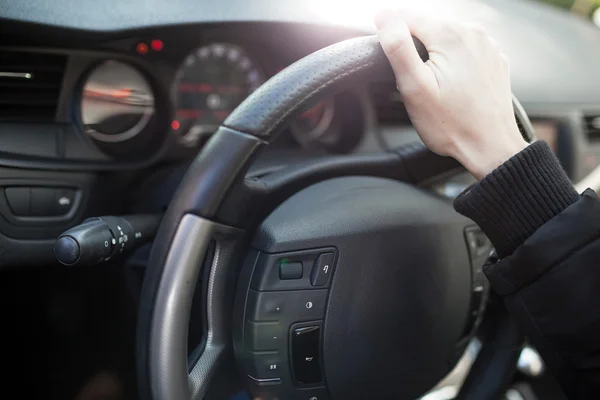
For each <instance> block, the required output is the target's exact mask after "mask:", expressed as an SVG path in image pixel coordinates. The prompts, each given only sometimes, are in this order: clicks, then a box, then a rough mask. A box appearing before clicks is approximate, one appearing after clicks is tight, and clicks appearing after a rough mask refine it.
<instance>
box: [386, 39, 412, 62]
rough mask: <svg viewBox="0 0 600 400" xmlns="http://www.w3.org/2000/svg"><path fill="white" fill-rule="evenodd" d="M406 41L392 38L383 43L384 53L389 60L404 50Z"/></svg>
mask: <svg viewBox="0 0 600 400" xmlns="http://www.w3.org/2000/svg"><path fill="white" fill-rule="evenodd" d="M406 45H407V41H406V40H405V39H404V38H401V37H392V38H390V39H389V40H387V41H386V43H385V48H386V53H387V54H388V56H389V57H390V58H396V57H398V56H399V55H400V54H402V52H403V51H404V50H405V48H406Z"/></svg>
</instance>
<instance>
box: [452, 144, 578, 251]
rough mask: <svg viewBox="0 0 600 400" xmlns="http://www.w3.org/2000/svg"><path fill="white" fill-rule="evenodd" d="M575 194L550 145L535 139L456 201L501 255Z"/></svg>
mask: <svg viewBox="0 0 600 400" xmlns="http://www.w3.org/2000/svg"><path fill="white" fill-rule="evenodd" d="M577 200H579V195H578V194H577V192H576V191H575V189H574V188H573V185H571V182H570V181H569V178H568V177H567V175H566V173H565V172H564V170H563V169H562V167H561V165H560V163H559V161H558V160H557V159H556V157H555V156H554V154H553V153H552V151H551V149H550V147H549V146H548V145H547V144H546V143H545V142H542V141H538V142H535V143H533V144H532V145H530V146H528V147H527V148H525V149H524V150H523V151H521V152H520V153H518V154H516V155H515V156H513V157H512V158H511V159H509V160H508V161H506V162H505V163H504V164H502V165H501V166H500V167H498V168H497V169H496V170H494V171H493V172H492V173H491V174H489V175H488V176H486V177H485V178H484V179H482V180H481V181H480V182H479V183H477V184H475V185H474V186H472V187H470V188H469V189H467V190H466V191H465V192H463V193H462V194H461V195H460V196H458V197H457V198H456V200H455V201H454V208H455V209H456V211H458V212H459V213H461V214H463V215H465V216H467V217H469V218H471V219H472V220H473V221H475V222H476V223H477V224H478V225H479V227H480V228H481V229H482V230H483V231H484V232H485V234H486V235H487V236H488V237H489V238H490V240H491V241H492V243H493V244H494V246H495V248H496V251H497V253H498V255H499V256H500V257H505V256H507V255H510V254H512V252H513V251H514V250H515V249H516V248H517V247H519V246H520V245H521V244H523V243H524V242H525V240H526V239H527V238H528V237H529V236H531V235H532V234H533V233H534V232H535V231H536V230H537V229H538V228H539V227H541V226H542V225H544V224H545V223H546V222H547V221H549V220H550V219H552V218H553V217H554V216H556V215H558V214H559V213H560V212H562V211H563V210H564V209H566V208H567V207H568V206H570V205H571V204H573V203H575V202H576V201H577Z"/></svg>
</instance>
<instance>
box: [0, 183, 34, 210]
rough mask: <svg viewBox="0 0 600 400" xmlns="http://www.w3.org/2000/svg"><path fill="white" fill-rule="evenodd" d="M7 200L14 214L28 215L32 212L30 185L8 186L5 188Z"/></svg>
mask: <svg viewBox="0 0 600 400" xmlns="http://www.w3.org/2000/svg"><path fill="white" fill-rule="evenodd" d="M4 194H5V196H6V201H7V202H8V206H9V207H10V209H11V211H12V212H13V214H15V215H18V216H28V215H29V213H30V190H29V188H28V187H7V188H5V189H4Z"/></svg>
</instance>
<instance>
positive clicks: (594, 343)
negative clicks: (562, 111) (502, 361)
mask: <svg viewBox="0 0 600 400" xmlns="http://www.w3.org/2000/svg"><path fill="white" fill-rule="evenodd" d="M455 207H456V209H457V210H458V211H459V212H461V213H463V214H464V215H466V216H468V217H470V218H471V219H473V220H474V221H475V222H477V223H478V224H479V226H480V227H481V228H482V229H483V230H484V232H485V233H486V234H487V235H488V236H489V237H490V239H491V240H492V242H493V243H494V245H495V246H496V249H497V251H498V254H499V256H500V257H501V259H500V261H499V262H498V263H496V264H494V265H491V266H488V267H487V269H486V270H485V273H486V275H487V277H488V279H489V280H490V283H491V284H492V287H493V289H494V290H495V291H496V292H497V293H498V294H499V295H500V296H502V297H503V299H504V302H505V304H506V306H507V309H508V310H509V312H510V313H511V314H512V315H513V316H514V317H515V318H516V319H517V320H518V321H519V322H520V324H521V325H522V327H523V328H524V330H525V332H526V334H527V336H528V337H529V339H530V340H531V342H532V343H533V344H534V345H535V347H536V348H537V349H538V351H539V352H540V354H541V356H542V358H543V359H544V361H545V362H546V364H547V365H548V367H549V369H550V370H551V372H552V373H553V374H554V376H555V377H556V379H557V380H558V381H559V382H560V384H561V386H562V387H563V390H564V391H565V393H566V394H567V396H569V398H572V399H593V398H599V396H600V199H599V198H598V196H597V195H596V193H595V192H593V191H592V190H587V191H586V192H585V193H583V195H581V196H579V195H578V194H577V193H576V192H575V190H574V189H573V187H572V185H571V184H570V183H569V180H568V178H567V177H566V175H565V173H564V172H563V170H562V168H561V167H560V164H559V163H558V161H557V160H556V158H555V157H554V156H553V155H552V153H551V151H550V149H549V148H548V146H547V145H546V144H545V143H543V142H537V143H535V144H533V145H531V146H529V147H528V148H527V149H525V150H524V151H523V152H521V153H519V154H518V155H516V156H515V157H513V158H512V159H511V160H509V161H507V162H506V163H505V164H503V165H502V166H501V167H500V168H498V169H497V170H496V171H494V172H493V173H492V174H490V175H489V176H487V177H486V178H485V179H483V180H482V181H481V182H479V183H478V184H477V185H475V186H474V187H472V188H471V189H470V190H468V191H467V192H465V193H463V194H462V195H461V196H459V197H458V198H457V200H456V201H455Z"/></svg>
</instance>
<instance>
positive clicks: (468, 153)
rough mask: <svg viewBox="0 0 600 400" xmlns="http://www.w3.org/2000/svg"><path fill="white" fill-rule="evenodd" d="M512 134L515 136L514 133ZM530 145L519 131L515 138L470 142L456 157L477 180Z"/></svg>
mask: <svg viewBox="0 0 600 400" xmlns="http://www.w3.org/2000/svg"><path fill="white" fill-rule="evenodd" d="M511 136H512V137H514V135H511ZM505 137H506V136H505ZM528 145H529V143H527V142H526V141H525V140H524V139H523V138H521V135H520V133H519V135H518V137H517V138H516V139H514V140H501V141H491V142H490V143H481V144H478V143H469V144H467V145H465V146H461V147H459V150H458V151H457V154H456V155H454V158H455V159H456V160H457V161H458V162H460V163H461V164H462V165H463V166H464V167H465V168H466V169H467V171H469V172H470V173H471V174H472V175H473V176H474V177H475V178H476V179H477V180H481V179H483V178H484V177H486V176H487V175H489V174H490V173H492V172H493V171H494V170H495V169H496V168H498V167H499V166H501V165H502V164H504V163H505V162H506V161H508V160H509V159H510V158H512V157H513V156H515V155H516V154H518V153H520V152H521V151H523V150H524V149H525V148H526V147H527V146H528Z"/></svg>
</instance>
